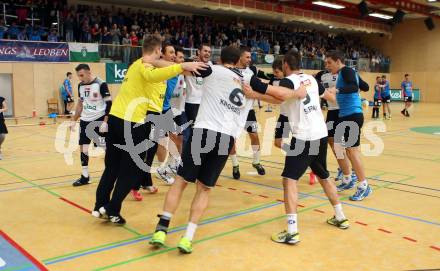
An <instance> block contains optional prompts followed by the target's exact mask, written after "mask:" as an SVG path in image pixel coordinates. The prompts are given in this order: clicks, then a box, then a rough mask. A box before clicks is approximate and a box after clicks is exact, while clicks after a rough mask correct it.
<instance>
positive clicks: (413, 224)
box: [0, 103, 440, 271]
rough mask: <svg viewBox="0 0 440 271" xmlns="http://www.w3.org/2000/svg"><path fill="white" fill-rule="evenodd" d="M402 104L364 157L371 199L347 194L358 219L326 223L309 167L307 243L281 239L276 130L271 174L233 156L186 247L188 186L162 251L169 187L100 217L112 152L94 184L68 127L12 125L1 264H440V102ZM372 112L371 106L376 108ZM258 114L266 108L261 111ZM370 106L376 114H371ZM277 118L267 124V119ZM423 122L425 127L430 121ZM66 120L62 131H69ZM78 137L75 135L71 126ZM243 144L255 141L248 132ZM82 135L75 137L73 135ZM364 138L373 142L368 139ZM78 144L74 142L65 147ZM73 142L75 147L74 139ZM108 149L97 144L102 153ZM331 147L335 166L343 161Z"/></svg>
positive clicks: (0, 170)
mask: <svg viewBox="0 0 440 271" xmlns="http://www.w3.org/2000/svg"><path fill="white" fill-rule="evenodd" d="M401 107H402V104H400V103H394V104H392V110H393V112H394V114H393V119H392V120H391V121H385V122H384V123H385V125H386V130H387V131H386V132H381V133H377V135H378V136H379V137H380V139H382V140H383V142H384V147H385V149H384V152H383V153H382V154H381V155H379V156H368V157H366V156H364V157H363V160H364V163H365V167H366V171H367V175H368V176H369V182H370V183H371V184H372V185H373V188H374V191H373V194H372V196H371V197H369V198H367V199H366V200H365V201H363V202H355V203H354V202H350V201H349V200H347V198H348V196H349V195H351V193H353V192H352V191H350V192H344V193H341V199H342V200H343V203H344V211H345V213H346V215H347V216H348V218H349V219H350V221H351V228H350V229H348V230H345V231H343V230H339V229H337V228H334V227H331V226H329V225H327V224H326V223H325V221H326V219H327V218H329V217H330V216H332V215H333V210H332V207H331V206H330V205H329V203H328V201H327V200H326V199H325V197H324V195H323V193H322V190H321V189H320V187H319V185H310V184H309V179H308V176H304V177H303V178H302V180H301V181H300V183H299V187H300V192H301V195H300V198H301V199H300V204H301V207H300V208H299V230H300V233H301V243H299V244H298V245H297V246H287V245H279V244H275V243H273V242H272V241H270V239H269V238H270V235H271V234H272V233H274V232H278V231H280V230H282V229H284V227H285V218H284V216H283V214H284V208H283V204H282V202H280V199H282V197H283V196H282V185H281V178H280V173H281V169H282V167H283V162H284V158H283V155H282V154H281V153H280V152H279V151H278V150H275V149H274V148H272V147H271V146H272V145H271V140H272V131H273V130H270V131H269V133H267V135H266V136H264V132H263V131H264V129H262V132H261V134H260V137H261V138H263V137H264V140H263V139H262V141H264V147H263V152H264V153H263V154H264V156H263V157H262V160H263V162H262V163H263V165H264V166H265V167H266V172H267V174H266V175H265V176H257V175H256V172H255V170H254V169H253V168H252V166H251V162H252V160H251V159H250V158H248V157H251V155H250V153H248V152H242V155H243V156H246V157H241V159H240V162H241V173H242V179H241V180H233V179H231V165H230V162H228V164H227V166H226V168H225V170H224V171H223V173H222V176H221V178H220V180H219V182H218V187H216V188H215V189H214V190H213V191H212V194H211V196H212V197H211V201H210V206H209V209H208V210H207V212H206V214H205V216H204V220H203V222H201V223H200V226H199V229H198V232H197V234H196V239H195V240H196V241H195V245H194V252H193V254H191V255H179V253H178V252H177V250H176V248H175V245H176V243H177V241H178V239H179V238H180V236H181V235H182V234H183V232H184V228H185V227H184V226H185V223H186V221H187V215H188V212H189V204H190V199H191V197H192V195H193V192H194V189H193V188H194V187H193V186H190V187H189V189H188V190H187V191H186V193H185V195H184V198H183V200H182V203H181V205H180V208H179V210H178V213H177V215H176V216H175V217H174V218H173V220H172V225H171V227H172V229H171V231H170V234H169V237H168V240H167V244H168V246H169V247H168V248H166V249H162V250H152V249H151V248H150V247H149V245H148V240H149V238H150V237H151V233H152V231H153V230H154V226H155V224H156V222H157V218H156V214H158V213H159V212H160V211H161V207H162V204H163V199H164V194H165V193H166V191H167V186H165V185H162V183H161V182H160V181H159V180H157V179H156V185H158V186H159V193H158V194H156V195H147V194H144V200H143V201H142V202H135V201H134V200H132V199H131V198H130V196H129V197H127V199H126V201H125V202H124V205H123V210H122V215H123V216H124V217H125V218H126V219H127V221H128V223H127V225H126V226H125V227H117V226H113V225H110V224H109V223H106V222H104V221H102V220H98V219H94V218H93V217H92V216H91V215H90V214H89V212H90V209H91V208H93V204H94V199H95V190H96V184H97V182H98V180H99V178H100V174H101V172H102V169H103V156H102V153H100V155H99V156H97V157H94V158H91V160H90V171H91V176H92V178H93V184H91V185H89V186H86V187H80V188H73V187H72V186H71V183H72V181H73V180H74V179H76V178H78V177H79V172H80V168H81V167H80V162H79V153H78V149H75V147H76V145H75V144H74V145H72V146H71V148H72V149H71V151H73V150H75V152H74V153H73V156H72V157H73V160H72V164H71V165H69V164H68V163H66V161H69V159H67V160H66V159H65V157H67V158H69V154H68V153H66V154H62V153H59V152H58V151H57V149H58V150H59V149H60V148H61V147H62V146H63V144H64V137H63V133H62V132H59V133H58V134H57V128H58V127H60V125H59V124H56V125H49V124H50V121H47V123H46V125H36V126H26V125H23V124H26V123H27V124H32V123H34V124H35V123H38V122H39V120H32V119H31V120H20V121H19V122H18V126H17V127H12V125H14V123H12V122H8V124H9V131H10V134H9V135H8V136H7V139H6V141H5V143H4V147H3V154H4V158H5V159H4V160H3V161H0V215H1V218H0V230H1V231H0V270H2V271H4V270H8V271H12V270H65V271H68V270H72V271H77V270H192V271H196V270H225V269H228V270H332V269H333V270H416V269H434V268H440V207H439V206H440V185H439V176H440V144H439V143H440V112H439V111H438V108H439V105H438V104H417V105H415V108H414V110H413V112H412V113H413V116H412V117H411V118H408V119H406V118H404V117H403V116H401V115H400V114H399V113H398V112H399V110H400V108H401ZM370 110H371V109H370ZM257 112H258V110H257ZM370 114H371V111H369V112H367V113H366V119H367V120H368V121H367V122H370V118H369V116H370ZM276 116H277V113H266V112H264V110H261V111H260V112H259V113H258V119H259V121H260V125H261V126H264V125H274V121H275V120H276ZM266 120H267V121H266ZM420 127H422V128H420ZM64 130H65V129H60V131H64ZM67 134H69V133H67ZM243 139H244V140H246V141H242V142H241V143H242V144H243V143H244V144H243V146H244V147H245V148H246V149H247V150H249V148H250V146H249V139H247V136H246V134H245V133H243ZM73 142H74V143H76V141H73ZM369 142H370V141H369V140H367V139H365V138H364V139H363V143H364V144H366V143H369ZM66 146H67V147H66V148H68V144H66ZM68 149H69V148H68ZM98 154H99V153H98ZM336 168H337V166H336V162H335V159H334V158H333V156H332V155H331V154H330V152H329V169H330V170H331V171H333V172H332V173H333V175H334V171H335V170H336Z"/></svg>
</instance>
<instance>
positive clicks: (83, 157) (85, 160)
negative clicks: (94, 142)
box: [81, 152, 89, 178]
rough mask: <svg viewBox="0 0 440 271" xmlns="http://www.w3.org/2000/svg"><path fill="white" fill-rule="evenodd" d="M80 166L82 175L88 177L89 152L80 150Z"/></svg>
mask: <svg viewBox="0 0 440 271" xmlns="http://www.w3.org/2000/svg"><path fill="white" fill-rule="evenodd" d="M81 166H82V175H83V176H84V177H86V178H88V177H89V154H88V153H86V152H81Z"/></svg>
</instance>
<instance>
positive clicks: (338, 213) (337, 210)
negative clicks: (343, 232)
mask: <svg viewBox="0 0 440 271" xmlns="http://www.w3.org/2000/svg"><path fill="white" fill-rule="evenodd" d="M333 208H334V209H335V217H336V219H337V220H338V221H341V220H344V219H345V215H344V212H342V204H340V203H339V204H336V205H335V206H333Z"/></svg>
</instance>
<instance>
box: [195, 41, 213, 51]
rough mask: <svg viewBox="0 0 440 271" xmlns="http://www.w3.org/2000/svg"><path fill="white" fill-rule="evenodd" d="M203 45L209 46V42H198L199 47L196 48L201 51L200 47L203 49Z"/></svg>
mask: <svg viewBox="0 0 440 271" xmlns="http://www.w3.org/2000/svg"><path fill="white" fill-rule="evenodd" d="M204 46H206V47H209V48H211V45H209V44H208V43H206V42H202V43H201V44H200V46H199V48H197V49H198V50H199V51H202V49H203V47H204Z"/></svg>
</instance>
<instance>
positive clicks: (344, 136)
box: [335, 113, 364, 148]
mask: <svg viewBox="0 0 440 271" xmlns="http://www.w3.org/2000/svg"><path fill="white" fill-rule="evenodd" d="M363 125H364V114H362V113H356V114H352V115H349V116H345V117H341V118H339V121H338V125H337V127H336V131H335V143H338V144H342V145H343V146H344V147H345V148H351V147H359V146H360V144H361V131H362V126H363Z"/></svg>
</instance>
